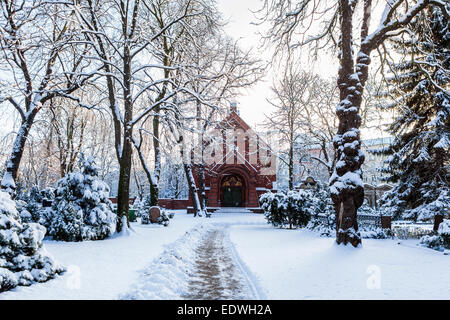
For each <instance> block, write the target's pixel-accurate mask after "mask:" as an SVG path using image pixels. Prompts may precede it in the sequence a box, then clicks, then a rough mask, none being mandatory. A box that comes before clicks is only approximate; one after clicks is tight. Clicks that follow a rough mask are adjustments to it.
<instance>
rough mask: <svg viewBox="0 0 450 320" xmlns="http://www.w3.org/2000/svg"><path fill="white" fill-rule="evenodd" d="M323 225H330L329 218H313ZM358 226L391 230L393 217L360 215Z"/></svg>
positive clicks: (319, 215)
mask: <svg viewBox="0 0 450 320" xmlns="http://www.w3.org/2000/svg"><path fill="white" fill-rule="evenodd" d="M313 219H317V220H318V221H320V222H321V223H323V224H325V225H327V224H328V223H329V220H328V219H329V218H328V216H327V215H321V214H317V215H315V216H314V217H313ZM357 220H358V225H365V226H369V227H376V228H383V229H391V217H390V216H381V215H368V214H358V216H357Z"/></svg>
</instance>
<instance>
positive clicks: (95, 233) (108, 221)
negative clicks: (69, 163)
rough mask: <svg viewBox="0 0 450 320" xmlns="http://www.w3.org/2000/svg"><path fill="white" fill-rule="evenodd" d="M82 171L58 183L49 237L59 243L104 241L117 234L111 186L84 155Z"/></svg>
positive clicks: (90, 159) (91, 160) (69, 175)
mask: <svg viewBox="0 0 450 320" xmlns="http://www.w3.org/2000/svg"><path fill="white" fill-rule="evenodd" d="M80 163H81V168H82V171H81V172H71V173H68V174H67V175H66V176H65V177H64V178H62V179H61V180H59V181H58V188H57V191H56V199H55V201H54V202H53V211H54V213H53V217H52V219H51V223H50V228H49V234H50V235H51V236H52V237H53V238H54V239H56V240H64V241H82V240H102V239H105V238H107V237H108V236H110V235H111V234H113V233H114V232H115V227H116V215H115V214H114V213H113V212H112V204H111V201H110V200H109V198H108V195H109V186H108V185H107V184H106V183H105V182H103V181H101V180H99V179H98V169H97V168H96V167H95V165H94V160H93V159H92V158H91V157H89V158H85V157H84V156H83V155H81V160H80Z"/></svg>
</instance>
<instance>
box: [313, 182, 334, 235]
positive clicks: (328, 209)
mask: <svg viewBox="0 0 450 320" xmlns="http://www.w3.org/2000/svg"><path fill="white" fill-rule="evenodd" d="M312 206H313V207H312V211H313V213H312V216H311V220H310V221H309V223H308V225H307V226H306V227H307V228H308V229H309V230H311V231H314V232H318V233H319V234H320V235H321V236H324V237H332V236H335V234H336V213H335V211H334V206H333V201H332V200H331V196H330V189H329V187H328V185H325V184H321V183H318V184H317V185H316V188H315V189H314V190H313V199H312Z"/></svg>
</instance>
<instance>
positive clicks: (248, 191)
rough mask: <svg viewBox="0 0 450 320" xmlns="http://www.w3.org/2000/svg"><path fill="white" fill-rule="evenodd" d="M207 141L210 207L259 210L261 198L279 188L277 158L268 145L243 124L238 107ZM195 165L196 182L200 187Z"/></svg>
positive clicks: (206, 156) (208, 199)
mask: <svg viewBox="0 0 450 320" xmlns="http://www.w3.org/2000/svg"><path fill="white" fill-rule="evenodd" d="M206 140H207V141H206V142H204V143H205V151H204V155H205V157H204V158H205V159H206V161H205V193H206V199H207V206H208V207H209V208H218V207H245V208H258V207H259V204H258V197H259V196H260V195H261V194H263V193H266V192H267V191H271V190H273V189H274V188H275V187H276V186H275V182H276V157H275V155H274V154H273V152H272V151H271V148H270V147H269V145H268V144H267V143H266V142H264V141H263V139H261V137H260V136H259V135H257V134H256V133H255V132H254V131H253V130H252V129H251V128H250V126H249V125H248V124H247V123H245V121H244V120H242V118H241V117H240V116H239V112H238V110H237V105H236V104H235V103H233V104H232V105H231V108H230V112H229V114H228V116H227V117H226V118H225V119H224V120H222V121H221V122H220V123H219V124H218V125H217V126H216V127H215V128H214V129H213V130H211V132H210V133H209V134H208V138H207V139H206ZM195 163H196V162H195V161H194V166H193V169H194V170H193V171H194V179H195V180H196V182H197V186H198V185H199V184H198V181H199V179H198V178H199V177H198V170H197V168H198V167H197V165H196V164H195ZM189 200H191V199H189ZM189 202H190V203H192V202H191V201H189Z"/></svg>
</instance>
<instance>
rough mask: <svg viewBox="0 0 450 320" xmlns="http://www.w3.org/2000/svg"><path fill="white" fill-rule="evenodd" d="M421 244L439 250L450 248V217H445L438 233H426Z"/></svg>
mask: <svg viewBox="0 0 450 320" xmlns="http://www.w3.org/2000/svg"><path fill="white" fill-rule="evenodd" d="M420 244H421V245H423V246H425V247H428V248H431V249H434V250H438V251H444V249H450V219H444V221H443V222H441V224H440V225H439V229H438V232H437V235H425V236H423V237H422V238H421V239H420Z"/></svg>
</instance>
